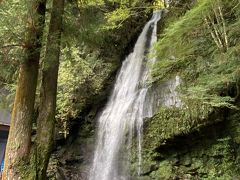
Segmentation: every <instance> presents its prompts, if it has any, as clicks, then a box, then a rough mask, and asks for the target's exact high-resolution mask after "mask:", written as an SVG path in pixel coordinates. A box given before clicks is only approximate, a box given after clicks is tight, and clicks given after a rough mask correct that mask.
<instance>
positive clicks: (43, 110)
mask: <svg viewBox="0 0 240 180" xmlns="http://www.w3.org/2000/svg"><path fill="white" fill-rule="evenodd" d="M63 13H64V0H53V6H52V12H51V20H50V25H49V34H48V40H47V46H46V54H45V59H44V62H43V70H42V84H41V94H40V108H39V116H38V120H37V142H36V143H37V155H36V158H37V164H36V165H37V167H36V168H37V179H38V180H45V179H46V170H47V166H48V162H49V158H50V154H51V150H52V145H53V140H54V130H55V111H56V94H57V78H58V68H59V56H60V45H61V29H62V16H63Z"/></svg>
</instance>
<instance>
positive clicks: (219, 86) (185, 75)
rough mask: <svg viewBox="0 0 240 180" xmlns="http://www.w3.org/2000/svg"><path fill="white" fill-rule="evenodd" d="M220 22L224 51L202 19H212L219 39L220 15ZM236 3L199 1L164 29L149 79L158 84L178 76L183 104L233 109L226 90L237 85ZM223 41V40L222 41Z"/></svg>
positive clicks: (237, 13)
mask: <svg viewBox="0 0 240 180" xmlns="http://www.w3.org/2000/svg"><path fill="white" fill-rule="evenodd" d="M216 9H220V10H219V12H222V13H223V20H222V23H224V24H226V33H227V34H226V38H227V40H228V41H229V45H228V47H227V50H226V51H224V52H223V51H222V50H221V49H219V47H218V46H217V44H216V42H215V39H214V38H213V37H214V36H213V35H212V33H214V31H215V29H209V28H208V25H207V23H206V17H210V18H212V19H214V20H215V21H216V22H215V23H216V24H212V26H213V27H215V26H216V31H218V34H219V38H224V37H225V36H224V32H223V27H222V26H219V25H218V24H217V21H220V20H219V19H220V15H219V14H220V13H219V14H217V12H215V11H216ZM239 9H240V7H239V3H238V2H237V1H235V0H234V1H231V3H230V2H229V1H226V0H219V1H214V2H213V1H210V0H201V1H198V2H197V4H196V5H195V6H194V8H193V9H191V10H189V11H188V12H187V13H186V14H185V15H183V16H182V17H179V18H177V19H175V22H173V23H171V25H170V26H169V27H168V28H167V29H165V31H164V33H163V35H162V37H161V39H160V40H159V41H158V43H157V44H156V46H155V48H156V56H157V57H158V59H159V60H158V62H157V63H156V64H155V66H154V69H153V77H154V78H153V79H154V81H155V82H161V81H162V80H164V79H168V78H170V77H172V76H175V75H180V77H181V79H182V81H183V83H182V84H181V88H180V94H182V97H183V99H182V100H183V102H184V101H186V100H187V99H189V100H190V99H191V100H196V101H199V104H208V105H210V106H211V107H229V108H235V107H234V106H233V104H232V103H233V102H234V99H232V98H231V97H229V95H228V90H229V89H230V88H231V87H233V86H238V81H239V80H238V79H239V67H240V64H239V62H240V61H239V56H238V55H237V54H238V52H239V43H238V42H237V41H236V40H234V39H235V38H237V36H238V34H239V30H238V29H239V28H237V27H236V26H237V24H238V23H239V18H238V17H239ZM222 41H223V40H222Z"/></svg>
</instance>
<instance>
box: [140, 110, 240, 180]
mask: <svg viewBox="0 0 240 180" xmlns="http://www.w3.org/2000/svg"><path fill="white" fill-rule="evenodd" d="M223 116H226V114H225V115H224V114H223ZM239 117H240V114H239V113H236V112H230V113H228V114H227V116H226V118H224V119H223V121H220V122H217V123H214V124H212V125H210V124H209V125H206V126H203V127H202V128H199V129H197V130H195V131H192V132H191V131H190V132H189V133H187V134H183V135H178V136H175V137H174V138H172V139H170V140H166V141H165V142H164V143H162V144H161V145H160V146H156V147H155V152H152V153H151V154H152V155H150V160H149V161H148V163H145V166H147V167H148V166H149V167H150V166H152V165H153V164H155V167H156V169H155V170H153V171H151V172H148V174H147V176H143V177H144V178H147V177H148V178H149V179H163V180H165V179H166V180H168V179H226V180H228V179H234V178H235V179H236V178H237V179H239V178H240V167H239V165H238V164H239V162H240V142H239V137H240V121H239V119H240V118H239ZM156 136H157V134H156ZM145 148H147V147H145ZM145 157H146V156H145ZM145 169H147V168H146V167H145Z"/></svg>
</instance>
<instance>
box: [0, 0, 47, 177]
mask: <svg viewBox="0 0 240 180" xmlns="http://www.w3.org/2000/svg"><path fill="white" fill-rule="evenodd" d="M28 3H29V10H28V22H27V31H26V37H27V38H26V41H25V43H24V48H25V49H24V55H25V58H24V60H23V62H22V63H21V65H20V72H19V77H18V83H17V89H16V96H15V101H14V107H13V110H12V116H11V126H10V132H9V137H8V142H7V148H6V154H5V168H4V172H3V177H2V179H4V180H5V179H8V180H15V179H26V178H25V177H24V176H25V175H26V174H27V173H28V172H29V169H28V168H26V167H27V166H28V164H29V154H30V146H31V131H32V119H33V113H34V103H35V94H36V86H37V79H38V68H39V59H40V48H41V37H42V34H43V28H44V20H45V10H46V9H45V8H46V0H36V1H30V0H29V1H28Z"/></svg>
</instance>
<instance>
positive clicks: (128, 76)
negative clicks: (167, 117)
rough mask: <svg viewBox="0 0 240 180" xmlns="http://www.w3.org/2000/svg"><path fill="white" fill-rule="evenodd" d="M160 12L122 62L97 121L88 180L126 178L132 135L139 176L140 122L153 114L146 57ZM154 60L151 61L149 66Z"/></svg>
mask: <svg viewBox="0 0 240 180" xmlns="http://www.w3.org/2000/svg"><path fill="white" fill-rule="evenodd" d="M161 13H162V12H161V11H157V12H154V14H153V16H152V18H151V20H149V21H148V22H147V24H146V25H145V27H144V29H143V31H142V33H141V34H140V36H139V38H138V40H137V42H136V44H135V47H134V51H133V52H132V53H131V54H129V56H128V57H127V58H126V59H125V60H124V62H123V64H122V67H121V70H120V72H119V74H118V76H117V80H116V83H115V86H114V90H113V92H112V95H111V97H110V99H109V101H108V103H107V105H106V107H105V108H104V110H103V112H102V113H101V115H100V117H99V119H98V121H99V122H98V123H99V127H98V137H97V145H96V149H95V154H94V160H93V165H92V169H91V172H90V178H89V179H90V180H125V179H128V177H127V171H128V168H127V164H128V162H125V161H124V159H125V160H126V159H129V155H130V154H131V153H130V148H131V145H132V139H133V137H134V136H135V134H136V136H137V140H138V159H139V160H138V161H139V162H138V166H139V167H138V174H140V173H141V169H140V167H141V161H142V157H141V141H142V126H143V119H144V118H145V117H149V116H152V114H153V112H152V111H153V110H152V109H153V108H152V107H151V106H152V104H151V103H149V102H151V101H149V100H148V101H146V100H147V92H148V86H147V80H148V78H149V70H148V68H147V65H146V63H147V61H146V60H147V59H146V58H145V56H146V52H147V51H148V50H149V49H150V47H151V46H152V44H153V43H154V42H156V40H157V22H158V21H159V19H160V18H161ZM149 34H150V35H151V36H150V38H149V37H148V36H149ZM154 61H155V59H150V60H149V62H148V63H149V64H151V63H154Z"/></svg>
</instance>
